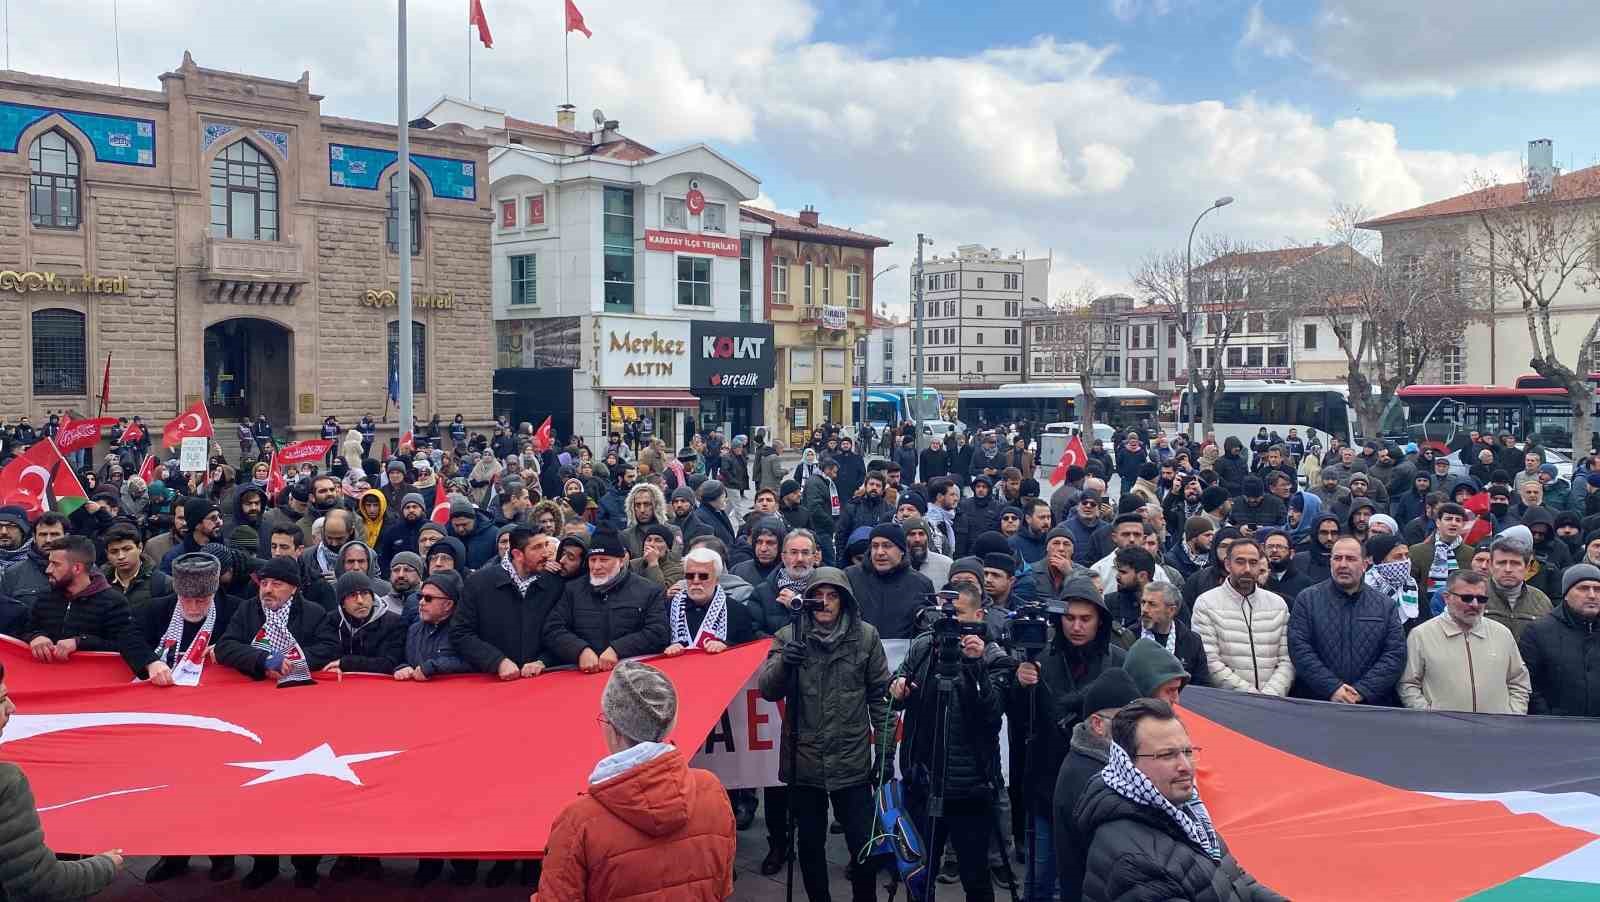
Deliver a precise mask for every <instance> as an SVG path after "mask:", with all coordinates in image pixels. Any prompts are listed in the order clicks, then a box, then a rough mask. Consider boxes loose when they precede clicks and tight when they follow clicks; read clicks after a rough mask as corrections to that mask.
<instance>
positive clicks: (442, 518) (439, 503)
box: [429, 479, 450, 524]
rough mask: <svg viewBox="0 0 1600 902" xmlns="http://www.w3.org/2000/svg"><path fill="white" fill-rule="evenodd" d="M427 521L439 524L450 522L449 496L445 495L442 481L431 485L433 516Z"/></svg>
mask: <svg viewBox="0 0 1600 902" xmlns="http://www.w3.org/2000/svg"><path fill="white" fill-rule="evenodd" d="M429 519H431V520H432V521H433V522H435V523H439V524H445V523H449V522H450V496H449V495H446V494H445V491H444V480H443V479H439V480H438V481H437V482H435V483H434V484H433V516H432V517H430V518H429Z"/></svg>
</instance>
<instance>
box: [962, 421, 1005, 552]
mask: <svg viewBox="0 0 1600 902" xmlns="http://www.w3.org/2000/svg"><path fill="white" fill-rule="evenodd" d="M968 447H971V446H970V445H969V446H968ZM993 490H994V480H992V479H990V478H989V477H987V476H975V477H973V480H972V497H970V498H963V499H962V500H961V502H960V503H959V504H957V505H956V516H955V530H956V551H955V553H956V555H957V556H961V555H967V554H973V553H975V552H974V551H973V550H972V540H973V539H975V538H977V537H978V536H980V535H982V534H983V533H986V532H991V531H993V530H996V529H999V528H1000V508H1001V505H1000V503H999V502H998V501H996V500H995V499H994V497H993V495H992V492H993Z"/></svg>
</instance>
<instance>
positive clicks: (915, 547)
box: [900, 517, 951, 589]
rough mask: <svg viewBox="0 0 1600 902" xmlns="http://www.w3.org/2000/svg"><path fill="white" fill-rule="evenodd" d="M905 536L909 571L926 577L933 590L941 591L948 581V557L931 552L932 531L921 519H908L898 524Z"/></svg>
mask: <svg viewBox="0 0 1600 902" xmlns="http://www.w3.org/2000/svg"><path fill="white" fill-rule="evenodd" d="M900 528H901V529H903V530H905V534H906V558H907V560H908V561H909V562H910V565H911V569H912V570H915V571H916V572H918V573H920V574H922V575H923V576H926V577H927V578H928V582H930V583H932V584H933V586H934V588H936V589H942V588H944V584H945V583H947V582H949V581H950V564H951V560H950V558H949V557H947V556H945V555H942V554H940V553H939V552H937V551H934V550H932V548H931V547H930V546H931V545H932V544H933V530H932V529H931V528H929V526H928V521H927V520H924V519H923V518H921V517H908V518H907V519H906V521H905V522H904V523H902V524H900Z"/></svg>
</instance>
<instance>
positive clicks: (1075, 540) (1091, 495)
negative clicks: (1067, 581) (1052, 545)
mask: <svg viewBox="0 0 1600 902" xmlns="http://www.w3.org/2000/svg"><path fill="white" fill-rule="evenodd" d="M1064 525H1065V526H1066V527H1067V528H1068V529H1069V530H1071V531H1072V546H1073V548H1074V551H1073V554H1072V561H1073V563H1075V564H1080V565H1082V566H1085V567H1087V566H1089V565H1091V564H1093V563H1094V562H1095V561H1098V560H1099V559H1100V558H1102V557H1105V556H1106V555H1107V554H1109V553H1110V551H1111V528H1110V527H1109V526H1108V525H1107V524H1105V523H1102V522H1100V493H1099V492H1096V491H1093V490H1091V489H1084V490H1083V491H1082V492H1080V493H1079V494H1078V500H1077V503H1076V504H1074V505H1073V511H1072V513H1071V514H1070V515H1068V517H1067V522H1066V523H1065V524H1064Z"/></svg>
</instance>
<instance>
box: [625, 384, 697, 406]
mask: <svg viewBox="0 0 1600 902" xmlns="http://www.w3.org/2000/svg"><path fill="white" fill-rule="evenodd" d="M608 394H609V395H610V396H611V403H612V404H614V405H618V406H623V407H691V408H693V407H699V406H700V399H699V398H696V397H695V396H694V395H691V394H689V393H688V392H687V391H684V390H683V389H676V388H657V389H651V390H638V391H612V392H608Z"/></svg>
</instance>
